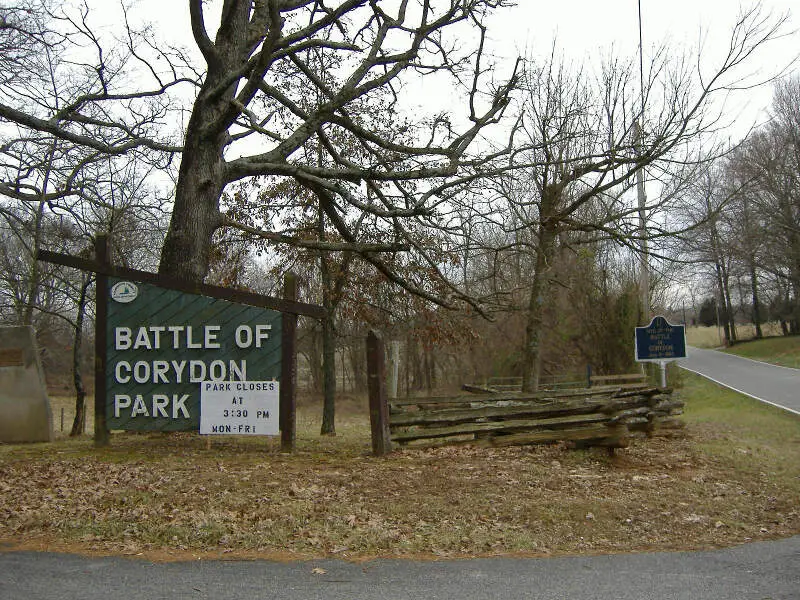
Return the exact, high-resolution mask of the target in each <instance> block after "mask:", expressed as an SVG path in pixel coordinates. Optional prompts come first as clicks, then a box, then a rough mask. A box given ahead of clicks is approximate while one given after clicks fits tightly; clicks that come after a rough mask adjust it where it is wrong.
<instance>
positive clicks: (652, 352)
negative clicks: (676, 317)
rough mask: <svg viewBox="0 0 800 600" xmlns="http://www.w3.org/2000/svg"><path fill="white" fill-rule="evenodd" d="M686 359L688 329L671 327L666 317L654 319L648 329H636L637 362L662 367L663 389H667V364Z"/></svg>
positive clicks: (679, 326) (680, 326) (677, 326)
mask: <svg viewBox="0 0 800 600" xmlns="http://www.w3.org/2000/svg"><path fill="white" fill-rule="evenodd" d="M679 358H686V328H685V327H684V326H683V325H671V324H670V323H669V322H668V321H667V320H666V319H665V318H664V317H653V320H652V321H650V325H648V326H647V327H637V328H636V360H637V362H657V363H659V365H660V366H661V387H667V363H668V362H670V361H673V360H678V359H679Z"/></svg>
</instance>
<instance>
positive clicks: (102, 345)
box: [94, 234, 109, 447]
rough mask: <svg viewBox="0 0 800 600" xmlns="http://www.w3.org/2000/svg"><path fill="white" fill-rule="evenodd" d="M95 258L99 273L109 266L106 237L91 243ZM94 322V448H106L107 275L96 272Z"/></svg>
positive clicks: (100, 237) (102, 236)
mask: <svg viewBox="0 0 800 600" xmlns="http://www.w3.org/2000/svg"><path fill="white" fill-rule="evenodd" d="M94 252H95V258H96V260H97V262H98V264H99V265H101V270H102V268H103V267H105V266H106V265H108V264H109V260H108V236H107V235H105V234H99V235H97V237H96V238H95V241H94ZM95 304H96V307H95V321H94V445H95V446H98V447H100V446H108V444H109V434H108V423H107V422H106V362H107V357H106V321H107V319H108V276H107V275H106V274H105V273H101V272H99V271H98V273H97V281H96V283H95Z"/></svg>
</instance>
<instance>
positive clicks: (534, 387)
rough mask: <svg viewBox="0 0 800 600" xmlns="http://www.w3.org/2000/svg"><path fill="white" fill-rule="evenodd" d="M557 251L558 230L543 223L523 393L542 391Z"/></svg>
mask: <svg viewBox="0 0 800 600" xmlns="http://www.w3.org/2000/svg"><path fill="white" fill-rule="evenodd" d="M543 204H544V202H543ZM555 248H556V232H555V227H554V226H553V224H552V222H551V221H550V220H549V219H543V222H542V224H541V232H540V235H539V244H538V246H537V247H536V266H535V271H534V273H533V279H532V280H531V287H530V295H529V297H528V315H527V323H526V326H525V347H524V349H523V353H522V356H523V363H522V391H523V392H536V391H538V389H539V380H540V378H541V370H542V347H541V346H542V339H543V338H544V311H545V307H546V306H547V297H548V295H549V293H550V269H551V268H552V263H553V257H554V256H555Z"/></svg>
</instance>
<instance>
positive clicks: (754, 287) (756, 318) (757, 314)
mask: <svg viewBox="0 0 800 600" xmlns="http://www.w3.org/2000/svg"><path fill="white" fill-rule="evenodd" d="M749 262H750V291H751V292H752V294H753V325H754V326H755V328H756V339H759V340H760V339H761V338H763V337H764V333H763V331H762V330H761V301H760V300H759V297H758V278H757V275H756V265H755V263H756V261H755V257H753V256H751V257H750V261H749Z"/></svg>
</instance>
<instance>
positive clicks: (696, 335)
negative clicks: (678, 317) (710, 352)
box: [686, 323, 781, 348]
mask: <svg viewBox="0 0 800 600" xmlns="http://www.w3.org/2000/svg"><path fill="white" fill-rule="evenodd" d="M761 329H762V331H763V334H764V335H765V336H779V335H781V328H780V325H779V324H778V323H764V324H763V325H762V326H761ZM736 336H737V339H739V340H751V339H753V338H755V336H756V330H755V327H754V326H753V324H752V323H740V324H738V325H736ZM686 343H687V344H689V345H690V346H694V347H696V348H720V347H722V346H723V345H724V344H725V338H724V337H723V333H722V329H720V328H718V327H703V326H689V327H687V328H686Z"/></svg>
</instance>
